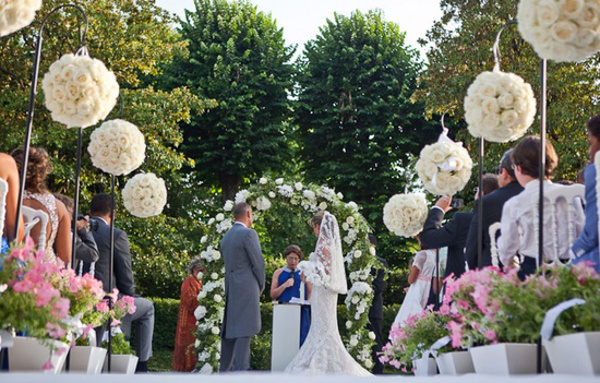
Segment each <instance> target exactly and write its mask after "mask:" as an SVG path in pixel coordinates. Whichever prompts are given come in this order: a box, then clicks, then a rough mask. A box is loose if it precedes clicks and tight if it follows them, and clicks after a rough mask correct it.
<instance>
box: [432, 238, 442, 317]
mask: <svg viewBox="0 0 600 383" xmlns="http://www.w3.org/2000/svg"><path fill="white" fill-rule="evenodd" d="M434 283H435V304H434V305H433V309H434V310H436V311H437V310H439V308H440V289H441V286H440V249H435V281H434Z"/></svg>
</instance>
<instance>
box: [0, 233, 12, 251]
mask: <svg viewBox="0 0 600 383" xmlns="http://www.w3.org/2000/svg"><path fill="white" fill-rule="evenodd" d="M9 247H10V246H9V245H8V241H6V238H4V237H2V244H0V254H6V253H7V252H8V249H9Z"/></svg>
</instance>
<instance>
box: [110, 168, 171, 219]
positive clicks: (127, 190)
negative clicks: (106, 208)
mask: <svg viewBox="0 0 600 383" xmlns="http://www.w3.org/2000/svg"><path fill="white" fill-rule="evenodd" d="M121 195H122V197H123V205H125V208H126V209H127V211H129V212H130V213H131V214H132V215H134V216H136V217H140V218H147V217H152V216H154V215H158V214H160V213H161V212H162V211H163V208H164V207H165V204H166V203H167V188H166V186H165V181H164V180H163V179H161V178H158V177H156V176H155V175H154V174H152V173H144V174H137V175H136V176H135V177H133V178H131V179H130V180H129V181H127V183H126V184H125V187H124V188H123V191H122V192H121Z"/></svg>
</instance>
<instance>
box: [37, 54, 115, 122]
mask: <svg viewBox="0 0 600 383" xmlns="http://www.w3.org/2000/svg"><path fill="white" fill-rule="evenodd" d="M42 88H43V90H44V94H45V95H46V107H47V108H48V110H49V111H50V112H51V114H52V119H53V120H54V121H56V122H60V123H61V124H65V125H66V126H67V128H74V127H76V128H79V127H81V128H86V127H88V126H91V125H94V124H96V123H98V121H101V120H103V119H105V118H106V116H108V113H110V111H111V110H112V109H113V108H114V106H115V104H116V102H117V97H118V96H119V84H118V83H117V78H116V77H115V74H114V73H113V72H111V71H109V70H108V69H107V68H106V66H105V65H104V63H103V62H102V61H100V60H97V59H93V58H91V57H89V56H88V54H87V50H86V49H85V48H82V49H80V50H79V51H78V52H77V54H75V55H73V54H70V53H69V54H66V55H63V56H62V57H61V58H60V60H58V61H55V62H54V63H53V64H52V65H50V69H49V70H48V73H46V75H45V76H44V79H43V80H42Z"/></svg>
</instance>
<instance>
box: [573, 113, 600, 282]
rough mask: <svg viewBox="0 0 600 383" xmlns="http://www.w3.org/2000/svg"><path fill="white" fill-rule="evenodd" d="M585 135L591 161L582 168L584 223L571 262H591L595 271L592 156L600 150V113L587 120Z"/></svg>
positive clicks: (599, 267) (598, 260) (599, 261)
mask: <svg viewBox="0 0 600 383" xmlns="http://www.w3.org/2000/svg"><path fill="white" fill-rule="evenodd" d="M587 136H588V142H589V144H590V148H589V150H588V153H589V155H590V161H591V163H590V164H589V165H587V166H586V167H585V169H584V176H583V178H584V179H585V206H586V208H585V225H584V228H583V231H582V232H581V235H580V236H579V238H577V240H576V241H575V243H574V244H573V247H572V249H571V250H572V251H573V255H574V260H573V263H574V264H576V263H579V262H584V261H585V262H591V263H592V264H593V267H594V268H595V269H596V271H598V272H600V256H599V253H598V206H597V204H596V203H597V201H598V195H597V193H596V182H597V180H596V166H595V165H594V158H595V156H596V153H598V151H600V114H597V115H595V116H594V117H592V118H591V119H590V120H589V121H588V122H587Z"/></svg>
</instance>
